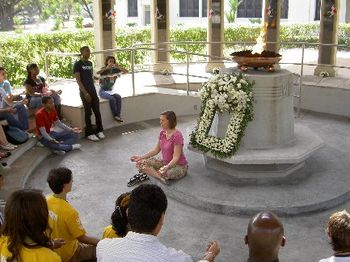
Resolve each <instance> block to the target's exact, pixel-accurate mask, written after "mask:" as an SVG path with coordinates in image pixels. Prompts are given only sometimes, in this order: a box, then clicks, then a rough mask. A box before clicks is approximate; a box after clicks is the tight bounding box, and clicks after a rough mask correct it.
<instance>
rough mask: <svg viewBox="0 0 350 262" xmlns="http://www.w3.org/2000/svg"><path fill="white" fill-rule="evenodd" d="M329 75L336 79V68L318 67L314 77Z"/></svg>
mask: <svg viewBox="0 0 350 262" xmlns="http://www.w3.org/2000/svg"><path fill="white" fill-rule="evenodd" d="M323 72H324V73H328V76H330V77H334V76H336V75H337V71H336V70H335V68H334V67H331V66H324V65H318V66H317V67H316V68H315V71H314V75H315V76H322V73H323Z"/></svg>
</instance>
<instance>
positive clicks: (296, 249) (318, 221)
mask: <svg viewBox="0 0 350 262" xmlns="http://www.w3.org/2000/svg"><path fill="white" fill-rule="evenodd" d="M179 120H180V121H179V125H178V128H179V129H180V130H183V132H184V133H188V132H187V131H188V128H190V127H191V126H193V124H194V122H195V117H191V116H190V117H182V118H180V119H179ZM297 121H298V122H300V123H303V124H305V125H306V126H308V127H309V128H310V129H312V130H313V131H315V132H316V133H317V134H318V135H319V136H320V137H321V138H322V139H323V140H324V141H325V143H326V147H327V148H328V149H330V148H331V149H332V150H333V152H337V154H339V155H340V156H342V157H341V159H339V160H338V159H337V158H336V157H333V156H332V157H331V156H330V155H329V156H330V159H332V162H336V163H337V166H338V168H339V170H342V172H346V171H347V170H348V169H347V168H346V166H343V164H344V163H345V162H350V161H348V160H350V155H349V152H350V139H349V136H348V133H349V131H350V123H349V120H348V119H346V118H341V117H333V116H332V117H331V116H327V115H320V114H314V113H304V114H303V115H302V117H301V119H298V120H297ZM158 130H159V126H158V120H152V121H145V122H140V123H135V124H130V125H126V126H121V127H117V128H114V129H110V130H108V131H106V136H107V138H106V139H105V140H104V141H101V142H98V143H93V142H90V141H87V140H82V141H81V143H82V145H83V147H82V150H81V151H75V152H71V153H69V154H67V155H66V156H64V157H62V156H55V155H52V156H49V157H48V158H47V159H46V160H45V161H43V162H42V164H41V165H40V166H39V167H38V168H37V169H36V170H35V171H34V172H33V174H32V175H31V177H30V178H29V180H28V182H27V184H26V187H28V188H38V189H42V190H43V191H44V193H45V194H47V193H50V190H49V188H48V186H47V184H46V177H47V174H48V171H49V170H50V169H51V168H53V167H57V166H66V167H68V168H70V169H72V170H73V176H74V183H73V189H72V192H71V193H70V194H69V196H68V199H69V201H70V202H71V203H72V204H73V205H74V206H75V207H76V208H77V210H78V211H79V212H80V215H81V219H82V222H83V224H84V226H85V227H86V229H87V231H88V232H89V233H90V234H92V235H95V236H101V233H102V230H103V227H104V226H106V225H107V224H109V217H110V215H111V212H112V210H113V208H114V201H115V199H116V197H117V196H118V195H119V194H120V193H122V192H125V191H128V190H130V188H127V187H126V183H127V181H128V178H129V177H130V176H131V175H133V174H134V173H135V171H136V170H135V168H134V166H133V163H131V162H130V161H129V158H130V156H131V155H133V154H138V153H144V152H146V151H147V149H151V147H152V146H154V144H155V142H156V139H157V135H158ZM185 139H186V142H187V143H188V140H189V137H185ZM324 152H325V154H323V156H324V157H327V154H328V153H327V151H324ZM185 153H186V154H190V152H189V151H188V150H187V149H185ZM344 159H345V160H346V159H347V160H346V161H344ZM337 161H339V162H337ZM190 170H191V168H190ZM331 171H333V172H337V170H331ZM189 174H190V172H189ZM331 175H332V172H329V176H331ZM186 178H187V177H185V178H184V180H183V181H181V182H182V183H183V182H185V181H186V180H185V179H186ZM188 178H190V176H188ZM344 183H349V182H348V181H347V180H346V181H344ZM349 184H350V183H349ZM349 186H350V185H349ZM211 190H213V191H214V190H218V189H217V188H216V187H214V186H213V188H212V189H211ZM262 190H263V189H262ZM328 190H336V189H334V188H333V189H332V185H330V186H329V187H327V185H326V186H324V187H323V188H319V191H320V192H322V191H324V192H326V191H328ZM270 194H271V195H273V194H274V192H273V191H271V192H270ZM286 197H292V196H289V195H286ZM342 209H350V202H346V203H344V204H341V205H340V206H338V207H335V208H332V209H330V210H326V211H322V212H318V213H313V214H309V215H301V216H295V217H284V218H282V221H283V223H284V226H285V233H286V237H287V244H286V246H285V247H284V248H282V249H281V253H280V259H281V261H318V260H319V259H320V258H323V257H327V256H329V255H330V254H331V253H332V250H331V248H330V246H329V244H328V240H327V238H326V235H325V233H324V226H325V223H326V221H327V219H328V217H329V216H330V214H331V213H332V212H335V211H337V210H342ZM248 220H249V218H248V217H246V216H225V215H218V214H215V213H209V212H206V211H203V210H200V209H196V208H193V207H190V206H187V205H184V204H182V203H180V202H178V201H175V200H173V199H170V198H169V205H168V210H167V212H166V221H165V225H164V228H163V230H162V231H161V234H160V239H161V241H162V242H163V243H165V244H166V245H168V246H172V247H175V248H177V249H182V250H184V251H185V252H186V253H188V254H190V255H191V256H192V257H193V258H194V259H198V258H200V257H201V256H202V254H203V251H204V249H205V246H206V243H207V242H208V241H209V240H211V239H217V240H219V241H220V244H221V250H222V251H221V254H220V255H219V257H218V258H217V259H216V261H218V262H220V261H221V262H223V261H226V262H227V261H245V259H246V258H247V254H248V252H247V248H246V246H245V245H244V241H243V238H244V235H245V231H246V226H247V223H248Z"/></svg>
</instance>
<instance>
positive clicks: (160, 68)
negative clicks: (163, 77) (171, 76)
mask: <svg viewBox="0 0 350 262" xmlns="http://www.w3.org/2000/svg"><path fill="white" fill-rule="evenodd" d="M151 70H152V71H153V72H154V73H158V72H160V73H163V72H164V70H167V71H168V72H169V73H172V72H173V71H174V70H173V66H172V65H171V64H169V63H156V64H153V65H151Z"/></svg>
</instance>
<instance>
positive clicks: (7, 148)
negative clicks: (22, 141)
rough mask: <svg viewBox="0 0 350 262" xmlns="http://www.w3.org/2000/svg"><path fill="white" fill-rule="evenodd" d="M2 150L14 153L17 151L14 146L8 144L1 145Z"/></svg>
mask: <svg viewBox="0 0 350 262" xmlns="http://www.w3.org/2000/svg"><path fill="white" fill-rule="evenodd" d="M0 148H2V149H4V150H7V151H12V150H15V149H16V147H14V146H13V145H12V144H10V143H8V144H7V145H0Z"/></svg>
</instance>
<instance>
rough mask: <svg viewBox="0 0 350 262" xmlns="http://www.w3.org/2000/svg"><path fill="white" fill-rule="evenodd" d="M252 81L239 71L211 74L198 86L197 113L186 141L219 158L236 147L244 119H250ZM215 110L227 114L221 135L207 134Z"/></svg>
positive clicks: (227, 154)
mask: <svg viewBox="0 0 350 262" xmlns="http://www.w3.org/2000/svg"><path fill="white" fill-rule="evenodd" d="M253 85H254V83H253V82H250V81H248V80H247V79H246V77H245V76H244V75H243V74H241V73H240V74H238V75H233V74H232V75H228V74H224V75H215V76H213V77H211V78H210V79H209V81H208V82H206V83H204V84H203V86H202V88H201V89H200V90H199V95H200V97H201V101H202V107H201V113H200V117H199V119H198V123H197V127H196V129H195V131H194V132H193V133H192V134H191V139H190V144H191V145H192V146H193V147H195V148H198V149H199V150H201V151H203V152H210V153H211V154H213V155H215V156H216V157H219V158H227V157H231V156H232V155H233V154H234V153H235V152H236V151H237V149H238V147H239V143H240V141H241V139H242V137H243V135H244V131H245V128H246V126H247V123H248V122H249V121H251V120H252V119H253V93H252V88H253ZM217 111H218V112H220V113H224V112H229V113H230V115H231V118H230V121H229V125H228V127H227V131H226V134H225V137H224V138H218V137H215V136H211V135H209V130H210V128H211V125H212V122H213V120H214V116H215V113H216V112H217Z"/></svg>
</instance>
